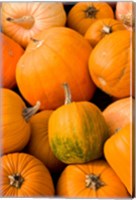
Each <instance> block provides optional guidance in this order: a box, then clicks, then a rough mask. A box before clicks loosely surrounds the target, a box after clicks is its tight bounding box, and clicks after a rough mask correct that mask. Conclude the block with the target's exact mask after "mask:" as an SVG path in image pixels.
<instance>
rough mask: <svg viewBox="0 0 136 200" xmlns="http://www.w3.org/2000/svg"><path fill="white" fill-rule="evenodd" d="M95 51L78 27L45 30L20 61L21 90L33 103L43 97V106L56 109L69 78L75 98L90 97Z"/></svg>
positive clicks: (62, 98)
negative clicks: (89, 61)
mask: <svg viewBox="0 0 136 200" xmlns="http://www.w3.org/2000/svg"><path fill="white" fill-rule="evenodd" d="M91 51H92V48H91V46H90V45H89V42H87V41H86V39H85V38H84V37H83V36H81V35H80V34H79V33H77V32H76V31H74V30H71V29H69V28H66V27H59V28H50V29H48V30H45V31H42V32H41V33H40V34H38V35H37V36H36V37H35V38H34V39H33V40H32V41H31V42H30V43H29V45H28V46H27V49H26V51H25V53H24V54H23V56H22V57H21V58H20V59H19V62H18V64H17V70H16V80H17V85H18V87H19V90H20V92H21V94H22V95H23V97H24V98H25V99H26V100H27V101H28V102H29V103H30V104H32V105H34V104H35V102H36V101H37V100H39V101H40V102H41V109H56V108H57V107H59V106H60V105H62V104H63V102H64V93H63V88H62V87H61V85H62V84H63V82H67V83H68V84H69V85H70V88H71V93H72V97H73V100H75V101H79V100H90V99H91V98H92V96H93V94H94V91H95V85H94V83H93V82H92V79H91V77H90V74H89V71H88V59H89V56H90V53H91ZM77 90H78V92H77ZM30 91H31V92H30Z"/></svg>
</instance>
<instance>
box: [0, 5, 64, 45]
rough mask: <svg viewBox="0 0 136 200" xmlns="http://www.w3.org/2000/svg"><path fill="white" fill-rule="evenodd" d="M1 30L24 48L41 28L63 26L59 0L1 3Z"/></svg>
mask: <svg viewBox="0 0 136 200" xmlns="http://www.w3.org/2000/svg"><path fill="white" fill-rule="evenodd" d="M1 15H2V31H3V32H4V33H5V34H6V35H8V36H9V37H11V38H13V39H14V40H15V41H16V42H17V43H19V44H20V45H21V46H23V47H24V48H25V47H26V46H27V44H28V42H29V41H30V38H31V37H33V36H34V35H36V34H38V33H39V32H41V31H42V30H45V29H48V28H51V27H54V26H64V25H65V23H66V13H65V10H64V7H63V4H62V3H61V2H60V3H59V2H53V3H50V2H48V3H47V2H46V3H44V2H25V3H24V2H23V3H22V2H20V3H16V2H15V3H10V2H8V3H6V2H5V3H2V9H1Z"/></svg>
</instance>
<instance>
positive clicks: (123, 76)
mask: <svg viewBox="0 0 136 200" xmlns="http://www.w3.org/2000/svg"><path fill="white" fill-rule="evenodd" d="M131 52H132V37H131V34H130V32H129V31H127V30H122V31H116V32H114V33H111V34H110V35H107V36H106V37H105V38H103V39H102V40H101V41H100V42H99V43H98V44H97V45H96V47H95V48H94V49H93V51H92V53H91V55H90V58H89V71H90V74H91V77H92V79H93V81H94V82H95V84H96V85H97V87H99V88H100V89H101V90H103V91H104V92H105V93H107V94H109V95H111V96H114V97H118V98H123V97H127V96H130V94H131V88H132V87H131V85H132V84H133V83H134V82H133V83H132V84H131V80H130V79H131V77H132V76H131V73H132V69H133V68H134V65H133V64H132V59H133V57H132V55H131Z"/></svg>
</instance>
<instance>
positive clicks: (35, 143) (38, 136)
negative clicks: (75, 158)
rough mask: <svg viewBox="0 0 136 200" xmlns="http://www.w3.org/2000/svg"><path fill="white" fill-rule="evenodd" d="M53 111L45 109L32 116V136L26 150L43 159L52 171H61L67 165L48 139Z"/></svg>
mask: <svg viewBox="0 0 136 200" xmlns="http://www.w3.org/2000/svg"><path fill="white" fill-rule="evenodd" d="M52 112H53V111H51V110H44V111H41V112H39V113H37V114H35V115H33V116H32V117H31V119H30V120H29V122H30V125H31V136H30V140H29V142H28V144H27V146H26V151H27V153H29V154H31V155H33V156H35V157H36V158H38V159H39V160H41V161H42V162H43V163H44V164H45V165H46V167H47V168H48V169H49V170H50V172H53V173H58V172H59V173H60V172H61V171H62V169H63V168H64V166H65V165H64V164H63V163H62V162H60V161H59V160H58V159H57V158H56V157H55V156H54V154H53V153H52V150H51V148H50V145H49V139H48V121H49V117H50V115H51V114H52Z"/></svg>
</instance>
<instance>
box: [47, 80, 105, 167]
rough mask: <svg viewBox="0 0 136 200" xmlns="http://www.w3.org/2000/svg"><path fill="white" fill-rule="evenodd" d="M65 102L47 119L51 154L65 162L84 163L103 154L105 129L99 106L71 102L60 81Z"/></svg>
mask: <svg viewBox="0 0 136 200" xmlns="http://www.w3.org/2000/svg"><path fill="white" fill-rule="evenodd" d="M64 89H65V105H62V106H60V107H59V108H58V109H56V110H55V111H53V113H52V114H51V116H50V118H49V125H48V133H49V144H50V146H51V149H52V151H53V153H54V155H55V156H56V157H57V158H58V159H59V160H61V161H62V162H64V163H66V164H72V163H85V162H88V161H90V160H94V159H97V158H100V157H101V156H102V155H103V144H104V142H105V140H106V139H107V138H108V131H107V130H108V128H107V124H106V122H105V120H104V117H103V115H102V113H101V111H100V110H99V108H98V107H97V106H96V105H95V104H93V103H90V102H87V101H80V102H74V101H73V102H72V101H71V99H70V96H71V94H70V89H69V87H68V85H67V84H64Z"/></svg>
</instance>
